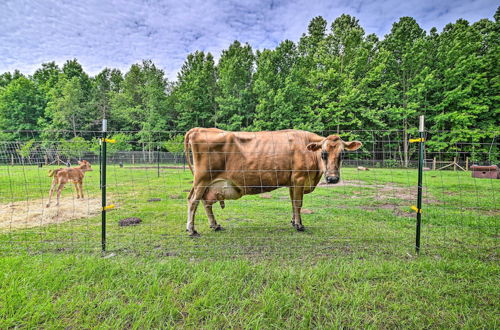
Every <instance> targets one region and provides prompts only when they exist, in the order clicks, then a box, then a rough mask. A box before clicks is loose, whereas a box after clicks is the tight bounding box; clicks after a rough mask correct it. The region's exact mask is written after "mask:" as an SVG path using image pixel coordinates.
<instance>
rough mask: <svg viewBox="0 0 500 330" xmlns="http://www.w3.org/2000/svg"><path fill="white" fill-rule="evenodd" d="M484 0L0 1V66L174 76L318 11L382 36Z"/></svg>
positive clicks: (472, 13) (467, 11) (439, 21)
mask: <svg viewBox="0 0 500 330" xmlns="http://www.w3.org/2000/svg"><path fill="white" fill-rule="evenodd" d="M498 5H499V3H498V1H491V0H473V1H471V0H469V1H463V0H456V1H452V0H440V1H439V0H438V1H437V0H406V1H405V0H383V1H377V0H350V1H348V0H330V1H323V0H319V1H307V0H296V1H281V0H262V1H260V0H259V1H225V0H190V1H184V0H179V1H159V0H128V1H125V0H110V1H106V0H95V1H94V0H79V1H78V0H73V1H72V0H0V13H1V15H0V72H4V71H12V70H14V69H19V70H21V71H22V72H24V73H27V74H31V73H33V71H34V70H36V69H37V68H38V67H39V66H40V64H41V63H43V62H48V61H53V60H54V61H56V62H57V63H58V64H62V63H64V62H65V61H66V60H67V59H71V58H77V59H78V60H79V61H80V63H82V65H83V67H84V69H85V70H86V71H87V72H89V73H90V74H96V73H98V72H99V71H100V70H102V69H103V68H104V67H113V68H119V69H122V70H123V71H125V70H127V69H128V67H130V65H131V64H133V63H136V62H139V61H140V60H141V59H152V60H153V61H154V62H155V63H156V64H157V65H158V66H159V67H161V68H162V69H164V70H165V72H166V74H167V77H168V78H169V79H170V80H175V78H176V73H177V71H178V70H179V69H180V67H181V65H182V63H183V61H184V59H185V58H186V56H187V54H189V53H190V52H193V51H195V50H203V51H210V52H212V54H214V56H215V58H216V59H217V58H218V56H219V54H220V52H221V50H222V49H225V48H227V47H228V46H229V44H230V43H231V42H233V41H234V40H236V39H237V40H239V41H241V42H243V43H244V42H248V43H249V44H250V45H252V47H253V48H254V49H263V48H273V47H275V46H276V45H277V44H278V43H279V42H280V41H282V40H284V39H291V40H293V41H297V40H298V39H299V38H300V36H301V34H302V33H304V32H305V31H306V29H307V25H308V23H309V21H310V20H311V19H312V18H313V17H315V16H318V15H321V16H323V17H324V18H325V19H327V20H328V22H329V23H331V22H332V21H333V20H334V19H335V18H336V17H338V16H339V15H341V14H342V13H346V14H350V15H353V16H355V17H357V18H358V19H359V20H360V24H361V25H362V26H363V28H365V31H366V32H367V33H375V34H377V35H378V36H380V37H383V36H384V35H385V34H386V33H388V32H389V31H390V29H391V25H392V23H394V22H395V21H397V20H398V18H399V17H402V16H412V17H414V18H415V19H416V20H417V22H418V23H419V24H420V26H421V27H422V28H424V29H425V30H427V31H428V30H429V29H430V28H431V27H433V26H435V27H437V28H438V30H441V29H442V28H443V27H444V26H445V25H446V24H447V23H450V22H454V21H456V20H457V19H458V18H465V19H467V20H468V21H469V22H475V21H477V20H479V19H481V18H489V19H492V17H493V15H494V13H495V10H496V8H497V6H498Z"/></svg>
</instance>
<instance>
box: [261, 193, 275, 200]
mask: <svg viewBox="0 0 500 330" xmlns="http://www.w3.org/2000/svg"><path fill="white" fill-rule="evenodd" d="M259 196H260V198H267V199H271V198H273V195H271V194H267V193H264V194H260V195H259Z"/></svg>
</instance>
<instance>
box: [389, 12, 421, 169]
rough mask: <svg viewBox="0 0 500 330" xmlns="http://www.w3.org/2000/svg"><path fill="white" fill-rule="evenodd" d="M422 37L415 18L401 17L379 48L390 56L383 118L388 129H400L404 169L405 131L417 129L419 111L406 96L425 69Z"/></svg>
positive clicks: (407, 147)
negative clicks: (391, 90)
mask: <svg viewBox="0 0 500 330" xmlns="http://www.w3.org/2000/svg"><path fill="white" fill-rule="evenodd" d="M424 38H425V31H424V30H422V28H420V26H419V25H418V23H417V22H416V21H415V19H413V18H411V17H402V18H400V20H399V21H398V22H396V23H394V24H393V25H392V29H391V32H390V33H389V34H388V35H386V36H385V39H384V41H383V42H382V47H383V49H385V50H386V51H388V52H389V54H390V57H389V61H388V65H387V70H388V75H387V77H388V78H389V81H390V82H391V83H392V86H391V88H392V89H393V92H392V93H391V95H392V96H393V97H392V98H391V99H389V102H390V103H389V105H388V108H387V109H386V115H387V116H386V117H385V118H386V120H387V122H388V123H389V125H390V126H391V127H401V128H402V130H403V155H404V164H405V166H408V162H409V143H408V135H409V130H410V131H411V128H412V127H416V126H417V117H418V116H417V115H418V114H419V113H421V111H422V109H421V107H420V104H419V103H418V102H415V101H414V100H413V99H411V98H410V96H411V95H414V94H415V93H412V91H411V90H412V89H413V88H415V86H416V84H415V78H416V77H417V76H418V75H419V73H420V72H421V70H422V69H423V68H424V66H425V62H424V61H422V59H423V58H424V57H423V56H422V55H423V50H424V49H425V39H424ZM412 119H413V120H412Z"/></svg>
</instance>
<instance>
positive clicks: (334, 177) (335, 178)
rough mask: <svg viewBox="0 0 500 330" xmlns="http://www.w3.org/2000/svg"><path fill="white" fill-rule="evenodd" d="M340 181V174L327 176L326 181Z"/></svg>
mask: <svg viewBox="0 0 500 330" xmlns="http://www.w3.org/2000/svg"><path fill="white" fill-rule="evenodd" d="M339 181H340V178H339V177H338V176H327V177H326V183H333V184H335V183H338V182H339Z"/></svg>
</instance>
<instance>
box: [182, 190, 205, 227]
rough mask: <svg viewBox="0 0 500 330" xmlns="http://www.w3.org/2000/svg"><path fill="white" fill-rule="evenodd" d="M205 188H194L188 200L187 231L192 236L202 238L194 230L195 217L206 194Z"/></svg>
mask: <svg viewBox="0 0 500 330" xmlns="http://www.w3.org/2000/svg"><path fill="white" fill-rule="evenodd" d="M205 188H206V187H205V186H203V185H198V186H197V187H193V189H191V192H190V194H189V199H188V220H187V224H186V230H187V232H188V233H189V235H190V236H200V234H198V232H197V231H196V230H195V229H194V217H195V215H196V209H197V208H198V204H199V203H200V200H201V199H202V197H203V194H204V193H205Z"/></svg>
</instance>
